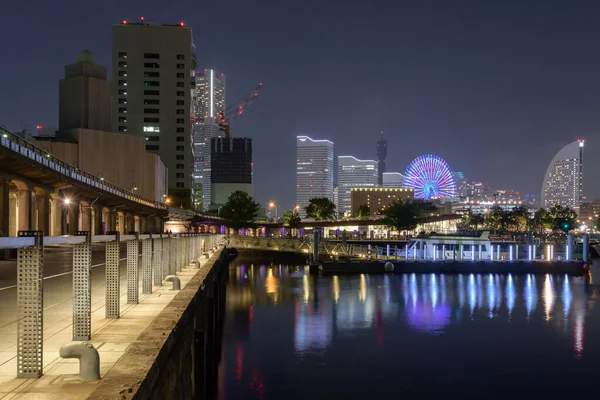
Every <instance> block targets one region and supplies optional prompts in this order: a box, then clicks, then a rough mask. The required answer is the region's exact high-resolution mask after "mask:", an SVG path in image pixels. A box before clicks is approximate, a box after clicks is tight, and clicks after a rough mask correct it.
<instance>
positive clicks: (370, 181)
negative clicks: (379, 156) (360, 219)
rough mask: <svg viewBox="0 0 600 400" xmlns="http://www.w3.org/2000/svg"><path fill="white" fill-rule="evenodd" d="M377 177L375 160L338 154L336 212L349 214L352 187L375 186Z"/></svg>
mask: <svg viewBox="0 0 600 400" xmlns="http://www.w3.org/2000/svg"><path fill="white" fill-rule="evenodd" d="M378 178H379V175H378V172H377V161H375V160H359V159H358V158H356V157H352V156H338V191H339V193H338V208H337V211H338V213H340V214H341V215H349V214H350V213H351V212H352V203H351V199H352V196H351V194H350V190H351V189H352V188H356V187H375V186H377V182H378V180H379V179H378Z"/></svg>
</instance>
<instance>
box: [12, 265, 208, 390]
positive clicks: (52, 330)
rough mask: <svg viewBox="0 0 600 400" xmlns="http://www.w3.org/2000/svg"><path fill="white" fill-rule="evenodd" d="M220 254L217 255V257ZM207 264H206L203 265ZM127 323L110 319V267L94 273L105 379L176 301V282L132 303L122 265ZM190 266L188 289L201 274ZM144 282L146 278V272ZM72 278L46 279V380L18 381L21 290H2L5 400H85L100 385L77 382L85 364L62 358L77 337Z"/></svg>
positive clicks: (184, 277)
mask: <svg viewBox="0 0 600 400" xmlns="http://www.w3.org/2000/svg"><path fill="white" fill-rule="evenodd" d="M214 256H215V255H213V257H214ZM205 263H206V260H201V265H202V266H203V265H204V264H205ZM120 271H121V318H119V319H106V318H104V304H105V301H104V290H105V276H104V274H105V271H104V266H100V267H97V268H94V269H92V340H90V342H91V343H92V344H93V345H94V347H96V349H97V350H98V352H99V354H100V375H101V376H104V375H105V374H106V373H107V372H108V370H110V368H112V367H113V365H114V364H115V363H116V362H117V360H118V359H119V358H120V357H121V356H122V355H123V353H124V352H125V350H126V349H127V347H128V346H129V345H130V344H131V343H132V342H133V341H134V340H135V339H136V338H137V337H138V336H139V335H140V334H141V333H142V332H143V331H144V329H146V328H147V327H148V325H149V324H150V323H151V322H152V320H153V319H154V318H155V317H156V316H157V315H158V314H159V313H160V312H161V311H162V310H163V309H164V308H165V306H166V305H167V304H169V302H170V301H171V300H172V299H173V297H175V295H176V294H177V293H178V292H177V291H173V290H170V287H171V286H172V284H171V283H167V282H165V285H164V286H161V287H153V292H152V294H141V292H142V288H141V282H140V297H139V304H136V305H131V304H127V278H126V263H125V262H124V261H123V260H122V261H121V264H120ZM197 271H198V270H197V268H195V267H193V266H189V267H188V268H185V269H184V270H183V271H182V272H181V273H178V276H179V278H180V279H181V286H182V288H183V287H185V285H186V284H187V283H188V282H189V280H190V279H191V278H192V277H193V276H194V275H195V273H196V272H197ZM140 277H141V273H140ZM71 293H72V275H70V274H69V275H64V276H60V277H57V278H55V279H48V280H44V352H43V361H44V375H43V376H42V377H41V378H39V379H17V378H16V375H17V350H16V347H17V333H16V332H17V318H18V317H17V313H16V289H14V288H13V289H7V290H3V291H0V399H2V400H5V399H36V400H37V399H40V400H45V399H60V400H70V399H84V398H86V397H87V396H88V395H89V394H91V392H92V391H93V390H94V388H95V386H96V385H97V382H90V383H82V382H79V381H78V380H77V375H78V372H79V361H78V360H76V359H69V360H64V359H62V358H60V357H59V354H58V352H59V349H60V347H61V346H62V345H63V344H65V343H67V342H69V341H71V338H72V301H71Z"/></svg>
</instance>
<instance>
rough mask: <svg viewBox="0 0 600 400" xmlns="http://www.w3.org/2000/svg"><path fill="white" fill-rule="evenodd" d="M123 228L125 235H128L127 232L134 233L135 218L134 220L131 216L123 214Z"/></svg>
mask: <svg viewBox="0 0 600 400" xmlns="http://www.w3.org/2000/svg"><path fill="white" fill-rule="evenodd" d="M125 226H126V232H125V234H128V233H129V232H136V230H135V218H134V216H133V214H125Z"/></svg>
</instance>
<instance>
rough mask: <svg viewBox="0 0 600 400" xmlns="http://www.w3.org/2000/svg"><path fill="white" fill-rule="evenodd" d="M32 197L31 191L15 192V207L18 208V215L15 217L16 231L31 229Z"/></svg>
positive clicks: (20, 190)
mask: <svg viewBox="0 0 600 400" xmlns="http://www.w3.org/2000/svg"><path fill="white" fill-rule="evenodd" d="M32 196H33V192H32V191H31V189H19V190H18V192H17V205H18V207H19V215H18V217H17V221H18V224H17V230H18V231H30V230H32V229H33V224H32V221H33V218H32V214H33V207H32V201H31V200H32Z"/></svg>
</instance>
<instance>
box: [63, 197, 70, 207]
mask: <svg viewBox="0 0 600 400" xmlns="http://www.w3.org/2000/svg"><path fill="white" fill-rule="evenodd" d="M63 202H64V203H65V205H67V206H68V205H69V204H71V199H64V200H63Z"/></svg>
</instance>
